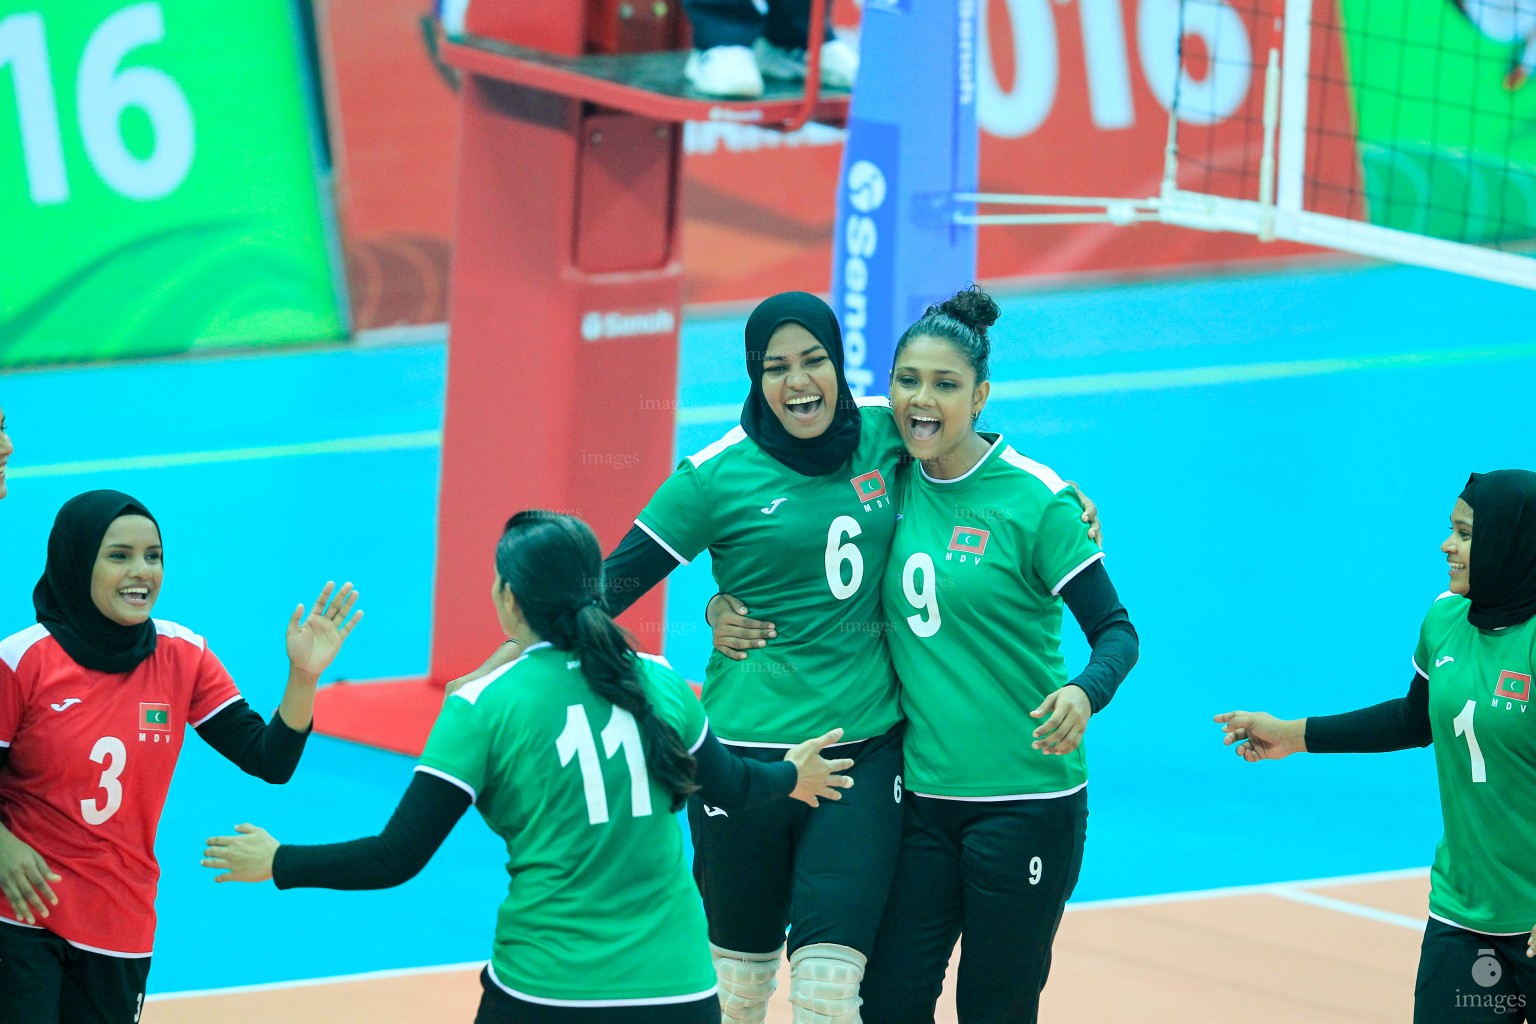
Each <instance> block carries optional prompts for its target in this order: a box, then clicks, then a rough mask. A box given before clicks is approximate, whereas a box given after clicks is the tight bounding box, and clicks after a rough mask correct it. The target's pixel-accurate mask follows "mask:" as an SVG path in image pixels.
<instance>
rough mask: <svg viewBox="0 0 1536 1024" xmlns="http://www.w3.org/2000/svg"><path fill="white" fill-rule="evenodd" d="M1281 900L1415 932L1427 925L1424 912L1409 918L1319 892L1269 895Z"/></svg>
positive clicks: (1293, 891)
mask: <svg viewBox="0 0 1536 1024" xmlns="http://www.w3.org/2000/svg"><path fill="white" fill-rule="evenodd" d="M1271 895H1274V896H1279V897H1281V898H1282V899H1287V900H1294V901H1295V902H1297V903H1305V904H1307V905H1309V906H1313V907H1322V908H1323V909H1324V910H1337V911H1338V912H1339V913H1341V914H1350V915H1352V916H1354V917H1363V918H1366V919H1368V920H1371V921H1380V922H1381V923H1383V924H1395V925H1398V926H1399V927H1402V928H1409V929H1412V930H1413V931H1416V932H1421V931H1423V930H1424V926H1425V925H1426V924H1428V923H1429V912H1428V911H1425V913H1424V916H1423V917H1422V918H1413V917H1409V916H1407V915H1406V914H1394V913H1392V912H1391V911H1390V910H1377V909H1376V908H1375V907H1368V906H1366V905H1365V904H1363V903H1351V902H1349V901H1348V900H1336V899H1334V898H1333V897H1332V896H1324V895H1323V894H1322V893H1320V892H1306V891H1305V890H1302V889H1284V888H1281V889H1276V890H1274V892H1273V893H1272V894H1271Z"/></svg>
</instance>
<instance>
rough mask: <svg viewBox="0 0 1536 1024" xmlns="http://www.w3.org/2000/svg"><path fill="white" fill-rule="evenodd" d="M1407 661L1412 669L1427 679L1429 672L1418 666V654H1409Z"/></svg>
mask: <svg viewBox="0 0 1536 1024" xmlns="http://www.w3.org/2000/svg"><path fill="white" fill-rule="evenodd" d="M1408 663H1409V664H1410V665H1412V666H1413V670H1414V671H1415V672H1417V673H1418V674H1419V675H1421V676H1423V677H1424V678H1425V679H1426V680H1427V679H1429V673H1428V672H1425V671H1424V670H1423V669H1421V668H1419V656H1418V655H1416V654H1415V655H1411V656H1410V657H1409V658H1408Z"/></svg>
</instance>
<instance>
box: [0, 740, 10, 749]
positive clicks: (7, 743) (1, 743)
mask: <svg viewBox="0 0 1536 1024" xmlns="http://www.w3.org/2000/svg"><path fill="white" fill-rule="evenodd" d="M10 745H11V741H10V740H0V748H3V747H8V746H10Z"/></svg>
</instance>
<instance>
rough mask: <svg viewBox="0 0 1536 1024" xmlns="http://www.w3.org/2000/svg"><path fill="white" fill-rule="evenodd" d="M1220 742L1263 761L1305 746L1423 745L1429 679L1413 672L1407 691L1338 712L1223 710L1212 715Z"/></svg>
mask: <svg viewBox="0 0 1536 1024" xmlns="http://www.w3.org/2000/svg"><path fill="white" fill-rule="evenodd" d="M1215 720H1216V721H1217V722H1218V723H1219V724H1220V725H1221V731H1222V732H1223V733H1224V734H1225V736H1224V738H1223V740H1222V742H1223V743H1225V744H1227V745H1228V746H1231V745H1232V744H1237V753H1238V755H1239V756H1241V757H1242V758H1243V759H1244V760H1245V761H1266V760H1274V759H1276V758H1281V757H1285V756H1286V755H1287V754H1300V753H1305V752H1308V751H1311V752H1312V753H1315V754H1373V753H1381V752H1383V751H1388V750H1406V749H1408V748H1409V747H1426V746H1428V745H1429V744H1430V743H1432V742H1433V741H1434V735H1433V733H1432V732H1431V731H1430V726H1429V680H1428V679H1426V678H1425V677H1424V676H1422V675H1419V674H1418V673H1414V677H1413V681H1412V682H1411V683H1409V684H1408V695H1407V696H1406V697H1398V698H1397V699H1396V700H1388V701H1383V702H1382V703H1380V704H1376V705H1373V706H1371V707H1368V708H1360V709H1359V710H1357V711H1346V712H1344V713H1343V714H1342V715H1323V716H1321V717H1312V718H1292V719H1281V718H1276V717H1275V716H1274V715H1269V714H1265V713H1264V712H1262V711H1228V712H1226V713H1224V714H1220V715H1217V716H1216V719H1215Z"/></svg>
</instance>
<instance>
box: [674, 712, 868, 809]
mask: <svg viewBox="0 0 1536 1024" xmlns="http://www.w3.org/2000/svg"><path fill="white" fill-rule="evenodd" d="M842 736H843V730H841V729H833V730H832V731H831V732H829V733H825V734H823V735H821V736H817V737H816V738H815V739H810V740H806V741H805V742H804V743H801V744H799V745H797V746H794V747H791V748H790V749H789V750H787V751H785V753H784V759H783V760H782V761H754V760H750V759H748V758H745V757H740V756H738V755H737V754H735V753H734V752H733V751H732V750H731V749H730V748H729V747H727V746H726V745H725V744H723V743H721V742H720V741H719V740H717V739H715V734H714V732H713V731H712V730H710V729H709V728H708V727H707V726H706V727H705V730H704V738H703V740H702V741H701V742H700V743H699V745H698V746H697V747H695V748H694V750H693V758H694V762H695V763H696V764H697V766H698V771H697V775H696V776H695V777H696V778H697V779H698V782H699V799H700V800H702V801H704V802H705V803H707V804H710V805H712V806H715V807H719V808H721V809H722V810H725V811H737V810H746V809H747V808H749V807H756V806H758V805H759V804H763V803H767V802H768V801H769V800H772V799H774V798H775V797H783V796H787V797H791V798H793V799H795V800H799V801H801V802H803V803H808V804H810V805H811V806H812V807H817V806H819V803H818V801H819V800H841V799H842V798H843V795H842V793H840V792H838V790H841V789H847V788H848V787H849V786H852V785H853V779H851V778H849V777H848V776H846V775H839V774H837V773H838V772H845V771H847V770H848V769H849V768H852V767H853V761H852V760H850V759H849V758H846V757H840V758H834V759H832V760H828V759H826V758H824V757H822V756H821V752H822V749H823V748H825V747H826V746H827V745H828V744H831V743H836V742H837V741H838V740H840V739H842Z"/></svg>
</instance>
